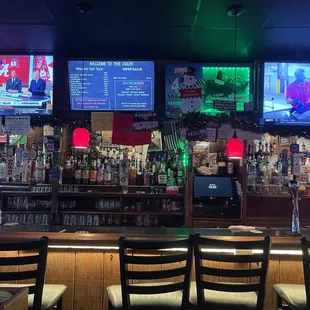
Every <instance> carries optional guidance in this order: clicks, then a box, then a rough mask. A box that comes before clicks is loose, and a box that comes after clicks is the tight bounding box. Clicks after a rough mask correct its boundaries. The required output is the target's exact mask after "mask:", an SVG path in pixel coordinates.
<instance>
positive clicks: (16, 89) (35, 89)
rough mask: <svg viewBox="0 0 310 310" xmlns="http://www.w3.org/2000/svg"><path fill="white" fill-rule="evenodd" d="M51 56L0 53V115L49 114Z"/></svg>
mask: <svg viewBox="0 0 310 310" xmlns="http://www.w3.org/2000/svg"><path fill="white" fill-rule="evenodd" d="M53 64H54V63H53V56H43V55H0V115H52V112H53Z"/></svg>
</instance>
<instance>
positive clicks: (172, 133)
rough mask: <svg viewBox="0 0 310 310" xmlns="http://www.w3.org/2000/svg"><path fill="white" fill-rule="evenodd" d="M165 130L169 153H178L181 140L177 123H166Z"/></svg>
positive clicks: (165, 140) (164, 124)
mask: <svg viewBox="0 0 310 310" xmlns="http://www.w3.org/2000/svg"><path fill="white" fill-rule="evenodd" d="M163 129H164V142H165V145H166V149H167V150H169V151H177V150H178V148H179V140H178V131H177V126H176V121H170V122H164V123H163Z"/></svg>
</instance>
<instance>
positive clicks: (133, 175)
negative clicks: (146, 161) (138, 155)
mask: <svg viewBox="0 0 310 310" xmlns="http://www.w3.org/2000/svg"><path fill="white" fill-rule="evenodd" d="M136 184H137V169H136V161H135V157H134V156H131V165H130V172H129V185H136Z"/></svg>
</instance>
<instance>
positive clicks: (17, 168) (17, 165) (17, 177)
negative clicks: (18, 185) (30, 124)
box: [14, 143, 23, 182]
mask: <svg viewBox="0 0 310 310" xmlns="http://www.w3.org/2000/svg"><path fill="white" fill-rule="evenodd" d="M22 152H23V150H22V148H21V147H20V146H19V143H18V144H17V147H16V150H15V160H14V166H15V175H14V181H15V182H20V181H21V168H22Z"/></svg>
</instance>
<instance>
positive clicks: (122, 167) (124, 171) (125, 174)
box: [119, 149, 129, 186]
mask: <svg viewBox="0 0 310 310" xmlns="http://www.w3.org/2000/svg"><path fill="white" fill-rule="evenodd" d="M119 178H120V186H128V184H129V160H128V150H127V149H125V152H124V155H123V158H121V160H120V164H119Z"/></svg>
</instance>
